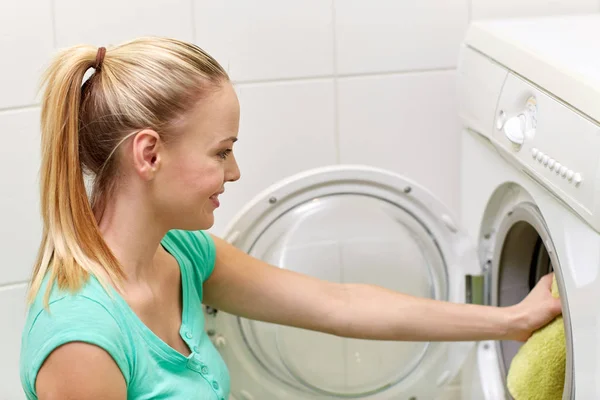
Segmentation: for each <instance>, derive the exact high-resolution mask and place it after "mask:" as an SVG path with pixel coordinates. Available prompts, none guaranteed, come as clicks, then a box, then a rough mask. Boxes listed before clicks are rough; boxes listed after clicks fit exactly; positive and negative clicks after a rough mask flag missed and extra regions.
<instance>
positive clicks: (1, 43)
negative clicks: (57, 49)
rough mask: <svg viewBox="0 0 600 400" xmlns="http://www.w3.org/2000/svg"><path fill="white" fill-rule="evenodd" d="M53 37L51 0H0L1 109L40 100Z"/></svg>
mask: <svg viewBox="0 0 600 400" xmlns="http://www.w3.org/2000/svg"><path fill="white" fill-rule="evenodd" d="M52 37H53V36H52V13H51V6H50V0H41V1H40V0H4V1H1V2H0V70H1V71H2V73H0V109H2V108H7V107H17V106H22V105H30V104H34V103H35V102H36V94H37V90H38V84H39V80H40V76H41V73H42V70H43V67H44V65H45V63H46V62H47V61H48V59H49V57H50V55H51V54H52V51H53V43H52V42H53V39H52Z"/></svg>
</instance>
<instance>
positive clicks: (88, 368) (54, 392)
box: [35, 342, 127, 400]
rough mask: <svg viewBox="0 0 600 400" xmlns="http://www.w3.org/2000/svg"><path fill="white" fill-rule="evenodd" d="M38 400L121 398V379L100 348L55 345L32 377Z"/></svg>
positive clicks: (124, 395)
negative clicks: (35, 377) (34, 376)
mask: <svg viewBox="0 0 600 400" xmlns="http://www.w3.org/2000/svg"><path fill="white" fill-rule="evenodd" d="M35 386H36V392H37V396H38V399H39V400H55V399H61V400H75V399H77V400H99V399H103V400H125V399H126V398H127V387H126V384H125V378H123V375H122V373H121V371H120V369H119V367H118V366H117V364H116V362H115V361H114V360H113V358H112V357H111V356H110V355H109V354H108V353H107V352H106V351H105V350H103V349H102V348H100V347H98V346H95V345H92V344H87V343H84V342H70V343H67V344H65V345H62V346H60V347H58V348H56V349H55V350H54V351H53V352H52V353H51V354H50V355H49V356H48V358H46V361H45V362H44V364H43V365H42V367H41V368H40V371H39V373H38V375H37V379H36V384H35Z"/></svg>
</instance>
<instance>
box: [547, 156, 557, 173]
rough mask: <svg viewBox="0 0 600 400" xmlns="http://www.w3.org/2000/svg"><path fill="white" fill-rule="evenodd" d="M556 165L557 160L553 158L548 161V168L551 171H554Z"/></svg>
mask: <svg viewBox="0 0 600 400" xmlns="http://www.w3.org/2000/svg"><path fill="white" fill-rule="evenodd" d="M554 164H556V160H554V159H553V158H551V159H549V160H548V168H550V171H552V170H553V169H554Z"/></svg>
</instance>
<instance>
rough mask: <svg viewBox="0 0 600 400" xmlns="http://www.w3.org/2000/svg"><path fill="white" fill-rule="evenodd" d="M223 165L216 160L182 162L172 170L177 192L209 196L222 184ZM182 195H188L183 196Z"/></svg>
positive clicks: (193, 195)
mask: <svg viewBox="0 0 600 400" xmlns="http://www.w3.org/2000/svg"><path fill="white" fill-rule="evenodd" d="M223 175H224V171H223V167H222V165H221V163H219V162H218V161H211V160H204V161H203V162H198V161H197V160H196V161H192V162H189V161H188V162H182V163H181V164H180V165H179V168H176V169H175V171H174V176H173V177H172V179H173V180H174V181H177V183H178V186H179V190H178V192H179V193H182V192H183V193H187V194H188V195H189V196H192V197H199V196H201V197H206V198H208V197H210V196H212V195H213V194H214V193H216V192H218V191H219V190H220V189H221V187H222V185H223V179H224V178H223ZM184 197H188V196H185V194H184Z"/></svg>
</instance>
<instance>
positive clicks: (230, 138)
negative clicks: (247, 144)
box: [221, 136, 238, 143]
mask: <svg viewBox="0 0 600 400" xmlns="http://www.w3.org/2000/svg"><path fill="white" fill-rule="evenodd" d="M230 140H231V141H232V142H233V143H235V142H237V141H238V138H236V137H235V136H230V137H228V138H227V139H223V140H221V143H223V142H228V141H230Z"/></svg>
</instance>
